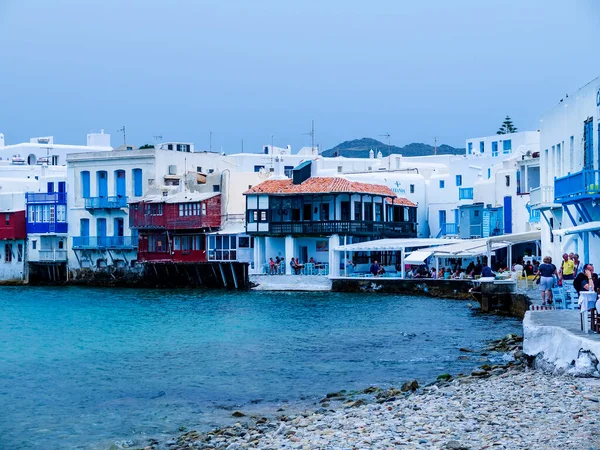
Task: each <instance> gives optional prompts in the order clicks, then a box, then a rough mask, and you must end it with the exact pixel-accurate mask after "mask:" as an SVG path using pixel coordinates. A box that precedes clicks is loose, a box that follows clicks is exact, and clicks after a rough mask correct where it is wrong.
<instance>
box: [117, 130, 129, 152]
mask: <svg viewBox="0 0 600 450" xmlns="http://www.w3.org/2000/svg"><path fill="white" fill-rule="evenodd" d="M121 132H123V145H124V146H125V147H127V135H126V134H125V125H123V128H119V129H118V130H117V133H121Z"/></svg>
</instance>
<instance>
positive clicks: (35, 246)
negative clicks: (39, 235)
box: [31, 241, 37, 250]
mask: <svg viewBox="0 0 600 450" xmlns="http://www.w3.org/2000/svg"><path fill="white" fill-rule="evenodd" d="M36 248H37V241H31V249H32V250H35V249H36Z"/></svg>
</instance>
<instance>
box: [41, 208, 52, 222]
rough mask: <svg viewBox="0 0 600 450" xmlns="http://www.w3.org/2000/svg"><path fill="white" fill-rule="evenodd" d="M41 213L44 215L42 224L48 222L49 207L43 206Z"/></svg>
mask: <svg viewBox="0 0 600 450" xmlns="http://www.w3.org/2000/svg"><path fill="white" fill-rule="evenodd" d="M43 213H44V218H43V220H42V221H43V222H44V223H48V222H50V205H44V209H43Z"/></svg>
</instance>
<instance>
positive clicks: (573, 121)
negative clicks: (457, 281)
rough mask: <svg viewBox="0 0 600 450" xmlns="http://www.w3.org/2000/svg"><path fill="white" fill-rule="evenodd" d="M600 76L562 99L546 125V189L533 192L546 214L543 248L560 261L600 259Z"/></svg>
mask: <svg viewBox="0 0 600 450" xmlns="http://www.w3.org/2000/svg"><path fill="white" fill-rule="evenodd" d="M599 141H600V78H596V79H594V80H593V81H591V82H589V83H588V84H586V85H585V86H583V87H582V88H581V89H579V90H578V91H576V92H575V93H572V94H570V95H567V96H565V97H564V98H562V99H561V100H560V101H559V102H558V103H557V104H556V105H555V106H554V107H553V108H552V109H550V110H549V111H548V112H546V113H545V114H543V115H542V119H541V121H540V148H541V156H540V160H541V161H540V163H541V174H542V175H541V186H540V189H539V190H537V191H536V192H535V195H534V192H532V194H531V203H532V205H533V207H534V208H535V209H537V210H538V211H540V215H541V219H542V220H541V226H542V248H543V250H544V254H548V255H550V256H552V257H553V258H554V260H555V261H558V260H559V257H560V255H561V254H562V253H563V252H567V253H570V252H574V253H579V255H580V259H581V260H582V261H584V262H588V261H589V262H597V261H598V259H599V258H600V238H599V237H598V236H600V212H599V211H598V205H599V204H600V203H599V202H600V165H599V159H600V158H599V154H600V153H599V150H598V149H599Z"/></svg>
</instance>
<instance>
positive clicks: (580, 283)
mask: <svg viewBox="0 0 600 450" xmlns="http://www.w3.org/2000/svg"><path fill="white" fill-rule="evenodd" d="M593 277H594V266H593V264H589V263H588V264H586V265H584V266H583V272H581V273H580V274H579V275H577V277H576V278H575V280H574V281H573V287H574V288H575V290H576V291H577V294H579V293H580V292H581V291H593V290H594V279H593ZM590 288H591V289H590Z"/></svg>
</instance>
